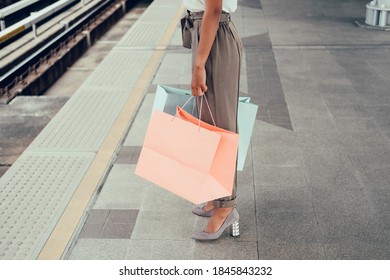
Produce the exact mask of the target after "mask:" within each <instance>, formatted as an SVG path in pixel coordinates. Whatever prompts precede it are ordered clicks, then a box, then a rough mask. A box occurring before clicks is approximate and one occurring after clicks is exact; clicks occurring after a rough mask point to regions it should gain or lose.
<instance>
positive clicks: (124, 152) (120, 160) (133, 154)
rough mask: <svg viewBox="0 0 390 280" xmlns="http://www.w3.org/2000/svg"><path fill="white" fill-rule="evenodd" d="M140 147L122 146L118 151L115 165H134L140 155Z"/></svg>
mask: <svg viewBox="0 0 390 280" xmlns="http://www.w3.org/2000/svg"><path fill="white" fill-rule="evenodd" d="M141 150H142V146H122V148H121V149H120V150H119V153H118V155H117V158H116V159H115V163H116V164H136V163H137V162H138V158H139V155H140V154H141Z"/></svg>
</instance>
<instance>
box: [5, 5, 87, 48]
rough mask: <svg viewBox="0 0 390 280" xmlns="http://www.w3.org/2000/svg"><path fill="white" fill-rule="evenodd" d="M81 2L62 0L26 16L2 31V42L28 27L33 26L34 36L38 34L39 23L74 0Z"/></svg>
mask: <svg viewBox="0 0 390 280" xmlns="http://www.w3.org/2000/svg"><path fill="white" fill-rule="evenodd" d="M76 1H77V2H79V1H80V0H60V1H58V2H56V3H54V4H52V5H50V6H48V7H46V8H44V9H42V10H40V11H39V12H36V13H33V14H32V15H31V16H29V17H27V18H25V19H24V20H22V21H19V22H18V23H15V24H14V25H11V26H10V27H8V28H6V29H4V30H2V31H0V44H1V43H4V42H5V41H7V40H9V39H11V38H13V37H14V36H16V35H18V34H20V33H22V32H24V31H25V30H27V29H28V28H30V27H32V29H33V32H34V37H37V36H38V33H37V24H38V23H40V22H42V21H44V20H45V19H47V18H49V17H50V16H52V15H53V14H55V13H57V12H58V11H60V10H62V9H64V8H65V7H67V6H69V5H71V4H73V3H74V2H76ZM83 3H84V1H83Z"/></svg>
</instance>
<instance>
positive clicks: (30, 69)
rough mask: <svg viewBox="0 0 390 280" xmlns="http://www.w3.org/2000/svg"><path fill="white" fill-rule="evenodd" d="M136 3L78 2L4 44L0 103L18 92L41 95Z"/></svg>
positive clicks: (0, 58) (123, 0) (122, 0)
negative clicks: (8, 43)
mask: <svg viewBox="0 0 390 280" xmlns="http://www.w3.org/2000/svg"><path fill="white" fill-rule="evenodd" d="M69 1H73V0H62V1H58V2H57V7H58V6H59V5H62V4H64V3H68V2H69ZM138 2H141V1H131V0H127V1H126V0H92V1H89V2H88V3H86V2H84V3H83V1H81V2H80V1H79V3H77V4H76V5H73V6H69V9H66V10H65V11H62V12H61V13H60V14H58V15H56V16H55V17H53V18H51V19H50V21H47V22H45V23H43V24H41V25H39V26H38V27H36V28H35V30H34V28H31V30H30V32H29V33H27V34H25V35H23V36H22V37H21V38H18V40H16V41H14V42H12V43H11V44H10V45H6V46H3V47H2V49H1V50H0V103H9V102H10V101H11V100H12V99H13V98H14V97H15V96H17V95H21V94H22V95H40V94H42V92H44V91H45V90H46V89H47V88H49V87H50V86H51V85H52V84H53V83H54V82H55V81H56V80H57V79H58V77H60V76H61V75H62V74H63V73H64V72H65V71H66V69H67V68H68V67H70V65H72V63H73V62H75V61H76V60H77V59H78V58H79V57H80V56H81V55H82V54H83V53H84V52H85V51H86V50H87V49H88V48H89V46H91V45H92V44H93V43H94V42H95V41H96V40H97V39H98V38H99V37H100V36H101V35H102V34H104V32H105V31H106V30H107V29H108V28H109V27H110V26H111V25H112V24H114V23H115V22H116V21H118V20H119V19H120V18H121V17H122V16H123V15H124V14H125V13H126V12H127V11H128V10H130V9H131V8H132V7H133V6H135V5H136V4H137V3H138ZM41 15H42V14H39V16H41ZM24 20H25V19H24ZM37 29H38V31H37ZM5 30H7V29H5ZM5 30H3V31H1V32H4V31H5ZM37 32H38V33H39V36H36V33H37Z"/></svg>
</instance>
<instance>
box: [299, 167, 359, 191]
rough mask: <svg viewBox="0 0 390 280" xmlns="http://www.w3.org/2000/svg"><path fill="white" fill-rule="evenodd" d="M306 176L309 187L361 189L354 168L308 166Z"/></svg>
mask: <svg viewBox="0 0 390 280" xmlns="http://www.w3.org/2000/svg"><path fill="white" fill-rule="evenodd" d="M305 175H306V177H307V181H308V184H309V185H315V186H321V187H323V188H334V187H339V188H340V187H343V188H361V187H362V186H361V183H360V181H359V178H358V175H357V174H356V171H355V169H354V168H353V167H351V166H350V165H346V166H306V167H305Z"/></svg>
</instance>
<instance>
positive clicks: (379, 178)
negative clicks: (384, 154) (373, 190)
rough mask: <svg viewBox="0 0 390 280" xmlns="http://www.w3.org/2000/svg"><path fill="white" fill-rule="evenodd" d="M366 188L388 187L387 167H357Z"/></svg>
mask: <svg viewBox="0 0 390 280" xmlns="http://www.w3.org/2000/svg"><path fill="white" fill-rule="evenodd" d="M357 169H358V172H359V174H360V176H361V178H362V181H363V185H364V186H366V187H378V186H389V185H390V174H389V165H385V166H378V165H377V166H366V167H357Z"/></svg>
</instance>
